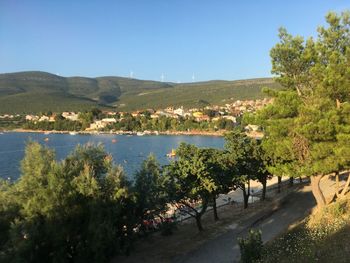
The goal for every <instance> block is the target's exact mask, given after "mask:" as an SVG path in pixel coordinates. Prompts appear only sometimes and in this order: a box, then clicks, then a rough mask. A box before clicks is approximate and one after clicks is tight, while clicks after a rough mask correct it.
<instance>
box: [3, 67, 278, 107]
mask: <svg viewBox="0 0 350 263" xmlns="http://www.w3.org/2000/svg"><path fill="white" fill-rule="evenodd" d="M263 87H270V88H278V87H279V86H278V84H277V83H275V82H274V81H273V79H271V78H259V79H247V80H237V81H222V80H213V81H206V82H195V83H181V84H177V83H168V82H158V81H149V80H138V79H131V78H123V77H112V76H111V77H98V78H86V77H61V76H57V75H54V74H51V73H47V72H40V71H28V72H18V73H6V74H0V113H24V112H25V113H37V112H45V111H49V110H50V111H53V112H59V111H81V110H85V109H91V108H92V107H100V108H110V109H112V108H115V109H117V110H120V111H129V110H136V109H147V108H164V107H167V106H170V105H172V106H181V105H183V106H184V107H201V106H205V105H210V104H218V105H220V104H225V103H228V102H230V101H233V100H238V99H241V100H242V99H257V98H262V97H264V96H266V95H265V94H263V93H262V92H261V89H262V88H263Z"/></svg>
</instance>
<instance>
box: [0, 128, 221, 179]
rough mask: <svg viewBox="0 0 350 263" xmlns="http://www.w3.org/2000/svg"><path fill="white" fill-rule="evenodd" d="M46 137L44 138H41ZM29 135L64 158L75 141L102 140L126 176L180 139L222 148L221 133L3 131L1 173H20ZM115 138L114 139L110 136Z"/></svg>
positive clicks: (162, 155) (14, 176) (9, 175)
mask: <svg viewBox="0 0 350 263" xmlns="http://www.w3.org/2000/svg"><path fill="white" fill-rule="evenodd" d="M45 138H49V141H47V142H45V141H44V139H45ZM29 139H32V140H34V141H37V142H40V143H41V144H43V145H47V146H49V147H52V148H54V149H55V151H56V156H57V159H58V160H61V159H63V158H65V157H66V156H67V155H68V154H69V153H70V152H71V151H72V150H73V149H74V148H75V146H76V145H77V144H85V143H88V142H92V143H102V144H103V145H104V146H105V149H106V151H107V152H109V153H111V154H112V156H113V158H114V161H115V163H118V164H120V165H122V166H123V167H124V170H125V171H126V173H127V174H128V176H129V177H132V175H133V173H134V172H135V171H136V170H137V169H138V168H139V166H140V164H141V162H142V161H143V160H144V159H146V158H147V156H148V155H149V154H150V153H153V154H154V155H155V156H156V157H157V159H158V161H159V162H160V163H161V164H166V163H167V162H168V161H169V159H168V158H167V157H166V154H167V153H168V152H170V151H171V149H173V148H177V147H178V145H179V144H180V143H181V142H186V143H191V144H195V145H197V146H199V147H213V148H222V147H223V145H224V139H223V138H222V137H209V136H163V135H159V136H126V135H112V134H111V135H109V134H108V135H107V134H100V135H69V134H49V135H45V134H41V133H4V134H0V177H1V178H11V179H12V180H14V179H17V178H18V177H19V176H20V161H21V160H22V158H23V156H24V148H25V143H26V142H27V141H28V140H29ZM113 139H116V140H117V142H116V143H112V140H113Z"/></svg>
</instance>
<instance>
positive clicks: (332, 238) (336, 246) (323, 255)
mask: <svg viewBox="0 0 350 263" xmlns="http://www.w3.org/2000/svg"><path fill="white" fill-rule="evenodd" d="M349 243H350V195H348V196H347V197H346V198H345V199H340V200H338V201H336V202H335V203H332V204H330V205H328V206H327V207H325V208H324V209H322V210H320V211H316V212H315V213H313V214H312V215H310V216H309V217H308V218H306V219H305V220H303V221H302V222H300V223H299V224H298V225H296V226H295V227H293V228H292V229H290V230H288V231H287V232H286V233H284V234H283V235H282V236H280V237H279V238H277V239H275V240H274V241H272V242H270V243H269V244H267V246H266V247H265V248H264V259H263V260H262V262H325V263H326V262H327V263H328V262H350V246H349Z"/></svg>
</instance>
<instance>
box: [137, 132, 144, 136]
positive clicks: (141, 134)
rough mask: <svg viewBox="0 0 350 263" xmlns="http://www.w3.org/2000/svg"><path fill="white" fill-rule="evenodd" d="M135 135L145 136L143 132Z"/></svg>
mask: <svg viewBox="0 0 350 263" xmlns="http://www.w3.org/2000/svg"><path fill="white" fill-rule="evenodd" d="M136 135H137V136H143V135H145V134H144V133H143V132H137V133H136Z"/></svg>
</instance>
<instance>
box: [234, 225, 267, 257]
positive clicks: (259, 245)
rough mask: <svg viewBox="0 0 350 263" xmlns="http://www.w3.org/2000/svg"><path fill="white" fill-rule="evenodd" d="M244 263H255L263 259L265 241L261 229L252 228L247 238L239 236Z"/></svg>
mask: <svg viewBox="0 0 350 263" xmlns="http://www.w3.org/2000/svg"><path fill="white" fill-rule="evenodd" d="M238 243H239V248H240V251H241V262H242V263H253V262H256V261H258V260H259V259H261V255H262V250H263V242H262V239H261V231H260V230H254V229H250V230H249V233H248V237H247V238H238Z"/></svg>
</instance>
